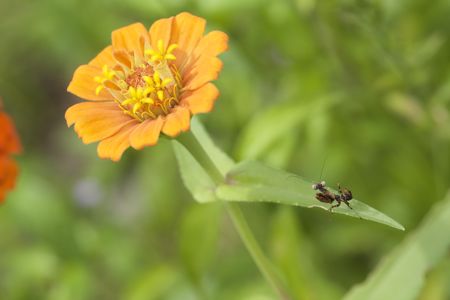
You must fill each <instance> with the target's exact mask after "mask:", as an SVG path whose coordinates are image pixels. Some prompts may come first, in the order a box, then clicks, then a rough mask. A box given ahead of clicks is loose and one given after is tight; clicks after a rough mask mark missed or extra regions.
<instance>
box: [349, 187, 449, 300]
mask: <svg viewBox="0 0 450 300" xmlns="http://www.w3.org/2000/svg"><path fill="white" fill-rule="evenodd" d="M449 232H450V192H449V193H448V194H447V196H446V198H445V200H444V201H442V202H440V203H437V204H435V205H434V207H433V209H432V210H431V212H430V213H428V215H427V217H426V218H425V220H424V221H423V222H422V224H421V225H420V226H419V227H418V228H417V229H416V230H415V231H414V232H413V233H410V234H409V236H408V237H407V238H406V239H405V240H404V241H403V242H402V243H401V244H400V245H399V246H398V247H397V248H396V249H395V250H394V251H393V252H392V253H391V254H389V255H388V256H387V257H386V258H385V259H384V260H383V261H382V262H381V264H380V265H379V266H378V267H377V268H376V270H375V271H374V272H373V273H372V274H371V275H370V276H369V278H368V279H367V280H366V281H365V282H364V283H362V284H361V285H359V286H356V287H355V288H353V289H352V290H351V291H350V292H349V293H348V294H347V296H346V297H345V298H344V299H346V300H375V299H386V300H390V299H395V300H412V299H417V296H418V294H419V292H420V290H421V289H422V286H423V284H424V280H425V275H426V274H427V272H428V271H429V270H430V269H431V268H432V267H433V266H434V265H436V264H437V263H438V262H439V261H440V260H442V259H443V258H444V257H445V255H446V254H447V253H448V250H449V248H450V234H449Z"/></svg>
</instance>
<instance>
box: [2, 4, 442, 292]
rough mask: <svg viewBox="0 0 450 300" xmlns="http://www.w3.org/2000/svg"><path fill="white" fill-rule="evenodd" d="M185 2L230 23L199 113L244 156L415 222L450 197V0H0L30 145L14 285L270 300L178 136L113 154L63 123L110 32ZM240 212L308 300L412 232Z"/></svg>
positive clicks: (8, 229) (8, 208)
mask: <svg viewBox="0 0 450 300" xmlns="http://www.w3.org/2000/svg"><path fill="white" fill-rule="evenodd" d="M185 10H186V11H190V12H192V13H193V14H197V15H200V16H203V17H205V18H206V19H207V20H208V27H209V28H211V29H219V30H223V31H225V32H227V33H228V34H229V35H230V41H231V44H230V51H229V52H228V53H226V54H225V55H224V56H223V59H224V63H225V67H224V70H223V72H222V74H221V77H220V79H219V80H218V81H217V84H218V86H219V88H220V90H221V97H220V100H219V101H218V102H217V105H216V107H215V109H214V112H213V113H211V114H208V115H205V116H203V117H202V120H203V121H204V124H205V125H206V128H207V130H208V131H209V133H210V134H211V136H212V137H213V138H214V141H215V142H216V143H217V144H218V145H220V147H221V148H223V149H225V150H226V152H227V153H231V154H232V155H231V156H232V157H233V159H235V160H237V161H239V160H242V159H258V160H261V161H264V162H265V163H267V164H269V165H272V166H274V167H278V168H285V169H288V170H289V171H292V172H295V173H298V174H300V175H301V176H302V177H304V178H308V179H310V180H319V179H324V180H326V181H327V182H328V184H330V185H333V186H334V185H335V184H336V183H337V182H340V183H342V184H343V185H345V186H348V187H350V188H351V189H352V191H353V194H354V195H356V197H357V198H358V199H364V200H365V201H366V202H367V203H368V204H369V205H371V206H373V207H375V208H377V209H379V210H380V211H383V212H386V213H387V214H388V215H390V216H392V217H393V218H394V219H396V220H398V221H400V223H402V224H404V225H405V227H406V228H407V230H410V229H413V228H415V227H416V226H417V224H418V223H419V221H420V220H421V219H422V217H423V216H424V215H425V214H426V213H427V211H428V210H429V208H430V207H431V206H432V205H433V204H434V203H435V202H437V201H439V200H441V199H443V198H444V195H445V194H446V191H447V190H448V188H449V183H450V149H449V142H450V141H449V140H450V116H449V111H450V65H449V61H448V53H449V52H450V44H449V40H448V36H449V32H450V19H449V18H448V15H449V13H450V2H449V1H447V0H436V1H433V3H432V4H431V3H430V1H425V0H410V1H390V0H372V1H368V0H365V1H356V0H340V1H337V0H336V1H316V0H280V1H269V0H211V1H202V0H190V1H180V0H166V1H156V0H148V1H142V0H121V1H118V0H110V1H106V0H102V1H100V0H98V1H86V0H67V1H62V0H41V1H32V0H23V1H13V0H2V1H1V2H0V35H1V37H2V43H1V45H0V94H1V95H2V96H3V98H4V104H5V108H6V110H7V111H8V112H9V113H10V114H11V115H12V117H13V118H14V119H15V121H16V124H17V126H18V129H19V132H20V133H21V137H22V140H23V143H24V148H25V153H24V155H22V156H21V157H20V158H19V160H20V164H21V175H20V180H19V183H18V186H17V188H16V190H15V191H14V192H12V193H11V194H10V195H9V197H8V199H7V201H6V203H5V205H3V206H2V207H1V208H0V236H1V238H0V249H1V256H0V299H183V300H185V299H187V300H189V299H219V300H220V299H227V300H228V299H246V300H247V299H250V300H252V299H272V298H273V297H272V294H271V291H270V290H269V287H268V286H267V285H266V283H265V282H264V280H263V279H262V277H261V276H260V274H259V273H258V271H257V269H256V267H255V266H254V264H253V262H252V260H251V259H250V257H249V256H248V254H247V252H246V250H245V248H244V247H243V245H242V243H241V242H240V240H239V238H238V236H237V234H236V232H235V231H234V229H233V227H232V225H231V223H230V220H229V218H228V217H227V216H226V214H224V213H223V210H222V209H221V207H220V205H216V204H202V205H200V204H198V203H196V202H195V201H193V199H192V197H191V196H190V194H189V193H188V192H187V190H186V189H185V188H184V187H183V184H182V181H181V178H180V175H179V174H178V171H177V166H176V160H175V155H174V154H173V151H172V147H171V144H170V143H168V142H167V141H162V142H161V143H159V145H158V146H156V147H153V148H147V149H145V150H144V151H139V152H136V151H131V150H130V151H127V153H126V154H125V158H124V159H122V161H121V162H120V163H118V164H114V163H112V162H109V161H101V160H100V159H98V158H97V156H96V152H95V145H90V146H85V145H83V144H82V143H81V141H80V140H78V138H77V137H76V134H75V133H74V132H73V130H69V129H67V128H66V126H65V121H64V111H65V109H66V108H67V107H68V106H69V105H71V104H73V103H75V101H77V99H75V97H73V96H71V95H69V94H68V93H67V92H66V86H67V84H68V82H69V80H70V78H71V76H72V73H73V71H74V70H75V68H76V67H77V66H78V65H80V64H83V63H85V62H87V61H89V59H91V58H92V57H93V56H94V55H96V53H98V52H99V51H100V50H101V49H103V47H104V46H106V45H107V44H108V43H109V41H110V40H109V34H110V32H111V31H112V30H113V29H116V28H118V27H121V26H124V25H127V24H129V23H132V22H143V23H144V24H145V25H146V26H150V24H151V23H152V22H153V21H154V20H156V19H158V18H161V17H166V16H169V15H175V14H176V13H178V12H180V11H185ZM322 165H324V168H323V172H322V171H321V170H322ZM244 208H246V210H245V213H246V215H247V216H248V218H249V221H250V225H251V226H252V228H253V229H254V230H255V231H256V235H257V237H258V239H259V240H260V242H261V244H262V245H263V247H264V248H265V249H266V250H267V252H268V253H270V256H271V257H272V258H273V259H274V261H275V262H276V263H277V265H278V266H279V267H280V269H281V270H282V272H283V274H284V275H285V277H286V278H287V280H288V282H290V283H291V285H293V286H295V290H294V292H295V295H296V297H297V298H298V299H338V298H340V297H342V295H344V293H345V292H346V291H348V290H349V289H350V287H351V286H353V285H354V284H356V283H358V282H361V281H363V280H364V279H365V278H366V276H367V274H368V273H369V272H370V270H372V269H373V268H374V266H375V265H376V264H377V263H378V262H379V260H380V258H381V257H382V256H383V255H384V254H386V253H388V251H389V250H391V249H393V247H394V246H395V245H396V244H398V243H400V241H402V240H403V238H404V236H405V235H404V233H402V232H400V231H397V230H393V229H390V228H388V227H386V226H380V225H377V224H375V223H370V222H362V221H360V220H357V219H353V218H345V217H339V216H337V215H328V214H327V213H325V212H320V211H315V210H307V209H302V208H291V207H283V206H276V205H272V204H258V205H255V204H249V205H246V206H245V207H244ZM442 230H447V232H448V228H447V229H445V228H443V229H442ZM430 243H433V241H432V240H431V241H430ZM447 257H448V255H447ZM448 265H449V264H448V258H447V259H446V260H444V261H443V262H441V263H438V265H437V266H436V268H435V269H434V270H432V272H431V273H430V274H429V276H427V277H426V283H425V288H424V290H423V291H422V293H421V297H422V299H448V297H450V295H449V293H450V291H449V289H448V288H446V287H448V284H447V285H446V284H445V283H448V282H449V281H450V274H449V272H448Z"/></svg>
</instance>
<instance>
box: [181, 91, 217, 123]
mask: <svg viewBox="0 0 450 300" xmlns="http://www.w3.org/2000/svg"><path fill="white" fill-rule="evenodd" d="M182 97H183V99H182V100H181V103H182V104H186V106H187V107H189V110H190V111H191V113H192V114H193V115H195V114H199V113H207V112H210V111H211V110H212V108H213V107H214V101H215V100H216V99H217V97H219V90H218V89H217V88H216V86H215V85H214V84H212V83H207V84H205V85H204V86H202V87H200V88H199V89H196V90H194V91H187V92H185V93H184V94H183V95H182Z"/></svg>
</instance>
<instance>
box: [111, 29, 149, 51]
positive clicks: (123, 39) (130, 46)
mask: <svg viewBox="0 0 450 300" xmlns="http://www.w3.org/2000/svg"><path fill="white" fill-rule="evenodd" d="M141 37H144V40H148V32H147V29H145V27H144V25H142V23H134V24H131V25H128V26H125V27H122V28H120V29H117V30H114V31H113V32H112V34H111V38H112V46H113V48H114V49H120V48H123V49H125V50H127V51H130V52H134V54H135V55H137V56H139V57H142V56H143V55H144V49H143V44H142V39H141Z"/></svg>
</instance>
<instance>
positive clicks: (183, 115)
mask: <svg viewBox="0 0 450 300" xmlns="http://www.w3.org/2000/svg"><path fill="white" fill-rule="evenodd" d="M190 119H191V114H190V113H189V109H187V108H186V107H182V106H177V107H176V108H175V109H174V111H173V112H172V113H170V114H169V115H168V116H167V117H166V121H165V122H164V126H163V128H162V132H163V133H164V134H166V135H168V136H171V137H176V136H177V135H179V134H180V132H181V131H188V130H189V127H190Z"/></svg>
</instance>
